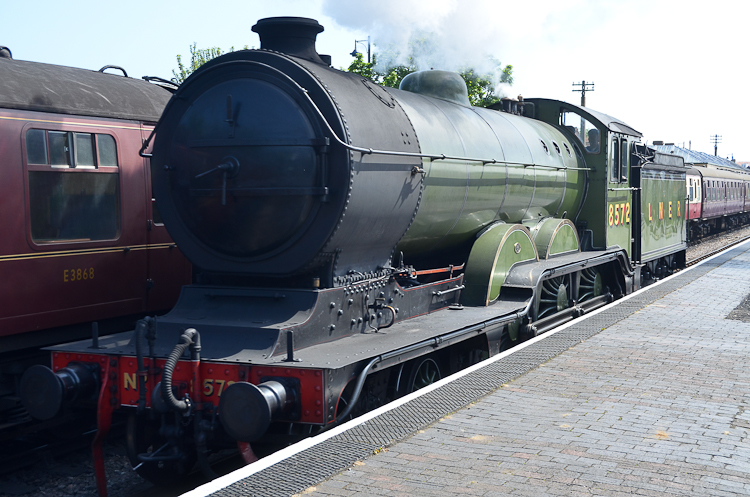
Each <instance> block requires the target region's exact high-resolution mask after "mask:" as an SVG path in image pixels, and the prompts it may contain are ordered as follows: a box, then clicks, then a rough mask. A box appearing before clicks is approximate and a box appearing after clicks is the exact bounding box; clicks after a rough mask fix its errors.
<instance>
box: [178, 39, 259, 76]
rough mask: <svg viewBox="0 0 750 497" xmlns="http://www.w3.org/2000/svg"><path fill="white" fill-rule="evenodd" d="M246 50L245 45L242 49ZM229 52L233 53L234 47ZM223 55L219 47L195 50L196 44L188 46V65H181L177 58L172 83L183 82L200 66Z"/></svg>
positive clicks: (179, 56)
mask: <svg viewBox="0 0 750 497" xmlns="http://www.w3.org/2000/svg"><path fill="white" fill-rule="evenodd" d="M244 49H245V50H247V45H245V47H244ZM229 51H230V52H234V47H230V48H229ZM222 53H224V52H223V51H222V50H221V48H219V47H211V48H205V49H204V48H197V43H193V44H192V45H191V46H190V64H189V65H187V66H186V65H184V64H183V63H182V55H178V56H177V70H174V69H173V70H172V74H173V75H174V77H173V78H172V81H174V82H175V83H177V84H178V85H179V84H181V83H182V82H183V81H185V80H186V79H187V78H188V76H190V75H191V74H192V73H194V72H195V70H196V69H198V68H199V67H200V66H202V65H203V64H205V63H206V62H208V61H209V60H211V59H215V58H216V57H218V56H219V55H221V54H222Z"/></svg>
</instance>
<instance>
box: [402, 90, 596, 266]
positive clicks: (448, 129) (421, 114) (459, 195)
mask: <svg viewBox="0 0 750 497" xmlns="http://www.w3.org/2000/svg"><path fill="white" fill-rule="evenodd" d="M392 94H393V96H394V97H395V98H396V100H397V101H398V103H399V104H400V105H401V106H402V107H403V108H404V110H405V111H406V113H407V114H408V116H409V118H410V120H411V123H412V125H413V126H414V130H415V131H416V135H417V138H418V140H419V146H420V150H421V151H422V153H426V154H445V155H448V156H458V157H471V158H479V159H488V160H491V159H495V160H496V161H497V163H494V164H493V163H491V162H489V163H484V164H483V163H482V162H476V161H462V160H443V159H439V160H429V159H425V160H424V161H423V168H424V170H425V176H424V190H423V193H422V199H421V202H420V206H419V209H418V212H417V214H416V216H415V218H414V221H413V222H412V225H411V227H410V228H409V230H408V231H407V233H406V235H405V236H404V237H403V239H402V240H401V242H399V245H398V247H397V249H396V251H397V252H398V251H402V252H403V253H404V256H405V260H406V261H409V260H410V257H414V256H417V255H418V256H420V257H422V256H427V257H429V256H431V255H434V254H452V253H455V251H456V250H462V249H468V247H470V246H471V243H472V240H473V237H474V236H476V234H477V233H479V232H480V231H481V230H482V229H484V228H486V227H487V226H490V225H491V224H492V223H496V222H498V221H501V222H504V223H508V224H512V223H520V222H522V221H525V220H529V219H539V218H542V217H546V216H555V217H563V214H565V215H566V216H571V217H572V216H573V215H574V214H575V212H576V211H577V209H578V205H579V204H580V202H581V200H582V197H583V191H584V184H585V173H584V171H580V170H576V168H583V167H585V166H584V164H583V162H582V161H581V160H580V159H579V158H578V157H577V156H576V155H575V154H574V153H570V154H568V153H567V150H566V148H565V146H566V145H567V147H568V150H571V152H572V150H573V148H572V146H571V144H570V142H569V140H568V139H567V138H566V137H565V136H563V134H562V133H561V132H560V131H558V130H556V129H555V128H554V127H553V126H550V125H548V124H546V123H543V122H541V121H538V120H534V119H528V118H525V117H521V116H516V115H512V114H507V113H503V112H500V111H496V110H491V109H484V108H476V107H466V106H461V105H457V104H455V103H452V102H446V101H440V100H428V99H426V98H425V97H423V96H421V95H418V94H413V93H408V92H402V91H396V90H392ZM542 143H544V145H543V144H542ZM554 144H557V146H558V148H559V149H560V152H558V151H557V149H556V148H555V146H554ZM545 146H546V147H547V150H546V151H545V149H544V147H545Z"/></svg>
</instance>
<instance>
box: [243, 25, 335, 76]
mask: <svg viewBox="0 0 750 497" xmlns="http://www.w3.org/2000/svg"><path fill="white" fill-rule="evenodd" d="M252 30H253V31H255V32H256V33H258V36H260V48H261V49H262V50H273V51H276V52H282V53H285V54H287V55H293V56H295V57H299V58H301V59H306V60H310V61H312V62H316V63H318V64H324V65H329V64H330V60H331V58H330V56H326V55H323V56H321V55H318V52H317V51H316V50H315V38H317V36H318V33H321V32H323V26H321V25H320V24H319V23H318V21H316V20H315V19H308V18H305V17H267V18H265V19H261V20H260V21H258V23H257V24H256V25H255V26H253V27H252ZM321 57H322V58H321ZM324 58H325V59H326V60H325V61H324Z"/></svg>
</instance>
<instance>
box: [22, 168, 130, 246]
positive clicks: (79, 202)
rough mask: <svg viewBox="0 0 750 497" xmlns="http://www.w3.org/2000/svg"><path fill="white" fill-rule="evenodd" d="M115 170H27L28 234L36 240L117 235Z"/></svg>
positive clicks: (46, 240) (104, 237)
mask: <svg viewBox="0 0 750 497" xmlns="http://www.w3.org/2000/svg"><path fill="white" fill-rule="evenodd" d="M118 177H119V174H116V173H115V174H108V173H99V172H82V173H81V172H76V171H70V172H68V171H29V205H30V210H31V238H32V239H33V240H34V241H35V242H37V243H60V242H81V241H93V240H111V239H114V238H117V235H118V233H119V231H120V223H119V215H118V213H119V199H120V195H119V180H118Z"/></svg>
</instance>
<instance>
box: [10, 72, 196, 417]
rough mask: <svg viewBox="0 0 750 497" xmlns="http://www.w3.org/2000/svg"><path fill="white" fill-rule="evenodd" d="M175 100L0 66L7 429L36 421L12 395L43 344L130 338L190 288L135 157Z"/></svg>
mask: <svg viewBox="0 0 750 497" xmlns="http://www.w3.org/2000/svg"><path fill="white" fill-rule="evenodd" d="M170 96H171V94H170V93H169V92H168V91H166V90H165V89H163V88H160V87H157V86H155V85H152V84H150V83H147V82H145V81H142V80H136V79H132V78H128V77H123V76H120V75H115V74H105V73H103V72H97V71H89V70H83V69H74V68H70V67H62V66H55V65H49V64H40V63H35V62H27V61H19V60H13V59H9V58H0V174H1V175H2V176H1V177H2V181H0V206H1V207H0V231H1V232H2V236H0V268H2V269H0V273H1V274H2V278H0V297H1V298H2V305H0V352H2V356H1V357H0V359H1V360H2V361H3V362H2V368H1V369H0V427H6V426H8V425H13V424H17V423H19V422H23V421H25V420H27V419H30V418H28V416H27V415H26V413H25V411H24V410H23V408H22V407H20V405H19V404H18V403H17V402H16V397H15V389H14V386H15V384H16V383H17V381H18V377H20V373H22V372H23V370H24V369H25V368H26V367H28V366H29V365H30V364H33V363H34V362H36V361H37V357H36V355H37V353H36V351H37V350H38V348H39V347H40V346H43V345H50V344H53V343H59V342H63V341H68V340H71V339H74V338H85V337H86V336H90V335H91V333H92V323H93V322H97V324H98V326H99V327H100V328H101V333H108V332H114V331H121V330H123V329H132V327H133V326H134V323H135V320H136V318H137V317H139V316H142V315H143V314H145V313H149V314H153V313H154V312H158V311H160V310H165V309H169V308H170V307H171V306H172V305H173V304H174V303H175V301H176V299H177V296H178V295H179V291H180V288H181V287H182V285H183V284H186V283H189V282H190V279H191V267H190V264H189V263H188V262H187V260H186V259H185V258H184V257H183V256H182V254H181V253H180V251H179V250H178V249H177V248H176V246H175V245H174V242H173V241H172V240H171V238H170V237H169V235H168V234H167V231H166V229H165V228H164V225H163V224H162V223H161V222H160V219H159V216H158V213H157V212H156V209H155V205H154V203H153V199H152V196H151V181H150V169H149V164H148V159H144V158H142V157H141V156H140V155H139V150H140V148H141V145H142V143H143V140H145V139H146V138H147V136H148V135H149V134H150V133H151V131H152V129H153V124H154V123H155V122H156V121H157V120H158V119H159V116H160V115H161V112H162V110H163V108H164V106H165V104H166V103H167V101H168V100H169V98H170ZM8 356H12V357H8ZM41 357H43V358H45V359H46V361H48V359H47V357H48V355H47V354H43V355H42V356H41ZM46 361H45V362H46Z"/></svg>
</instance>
